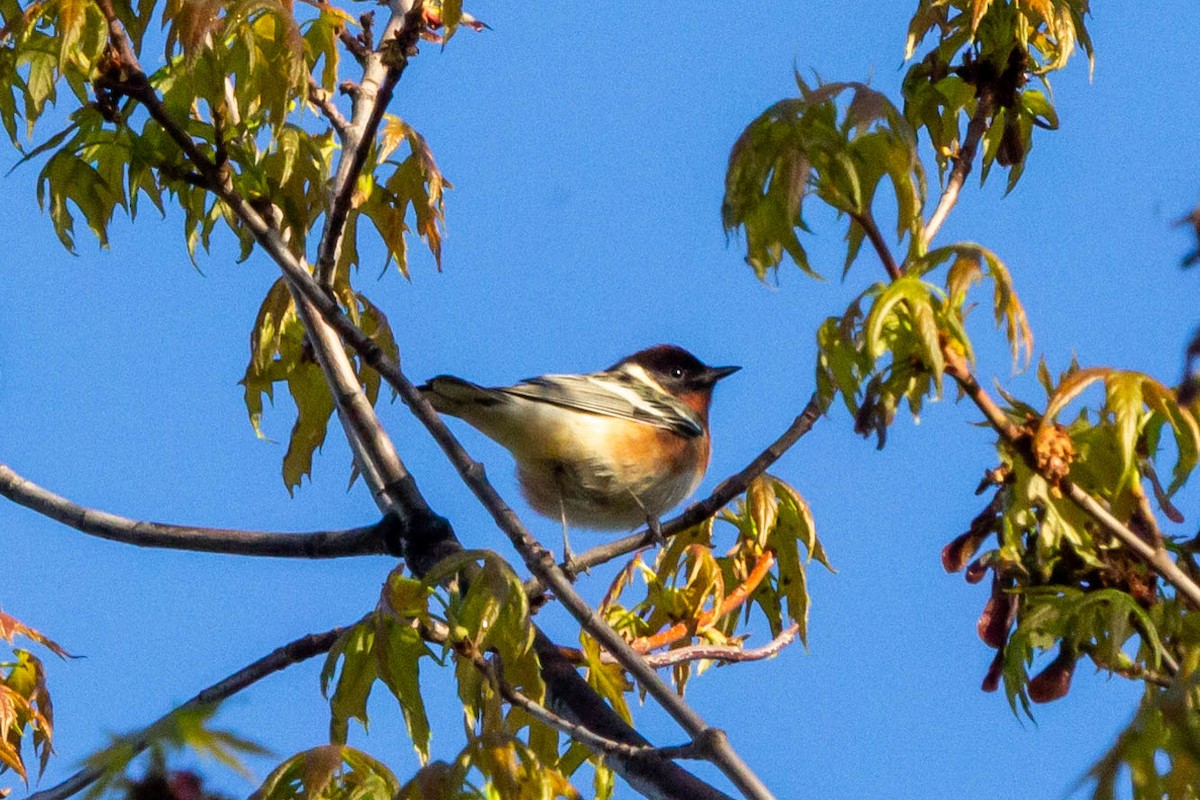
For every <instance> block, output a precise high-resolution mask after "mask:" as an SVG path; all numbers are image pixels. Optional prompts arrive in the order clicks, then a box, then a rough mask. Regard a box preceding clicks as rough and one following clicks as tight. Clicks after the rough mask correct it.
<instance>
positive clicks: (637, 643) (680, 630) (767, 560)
mask: <svg viewBox="0 0 1200 800" xmlns="http://www.w3.org/2000/svg"><path fill="white" fill-rule="evenodd" d="M774 565H775V554H774V553H772V552H771V551H770V550H768V551H766V552H764V553H763V554H762V555H761V556H759V557H758V561H756V562H755V564H754V568H753V569H751V570H750V574H749V575H747V576H746V580H745V581H743V582H742V583H741V584H740V585H739V586H738V587H737V588H736V589H734V590H733V591H732V592H730V593H729V594H728V595H726V596H725V599H724V600H722V601H721V603H720V605H718V606H717V607H716V608H712V609H709V610H708V611H706V612H704V613H703V614H701V615H700V618H699V619H698V620H695V621H694V622H691V623H689V622H677V623H675V624H674V625H672V626H670V627H669V628H666V629H664V630H661V631H659V632H658V633H655V634H653V635H651V636H642V637H639V638H637V639H634V640H633V641H632V642H630V645H631V646H632V647H633V649H634V650H636V651H637V652H639V653H649V652H650V651H651V650H657V649H659V648H660V647H667V646H668V645H672V644H675V643H676V642H678V641H681V640H683V639H685V638H687V637H688V636H689V635H691V634H693V633H694V632H695V631H697V630H701V629H704V628H707V627H709V626H710V625H712V624H713V623H714V622H716V621H717V620H719V619H720V618H721V617H724V616H726V615H728V614H730V613H732V612H733V611H735V610H737V608H738V607H739V606H741V605H742V603H744V602H746V599H747V598H748V597H750V595H751V594H752V593H753V592H754V590H755V589H757V588H758V585H759V584H760V583H762V580H763V578H765V577H767V573H769V572H770V571H771V567H773V566H774Z"/></svg>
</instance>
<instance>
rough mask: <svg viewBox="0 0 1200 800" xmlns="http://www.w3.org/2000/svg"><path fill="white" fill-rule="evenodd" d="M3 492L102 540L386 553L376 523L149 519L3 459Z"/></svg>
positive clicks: (317, 554)
mask: <svg viewBox="0 0 1200 800" xmlns="http://www.w3.org/2000/svg"><path fill="white" fill-rule="evenodd" d="M0 495H2V496H4V497H7V498H8V499H9V500H11V501H13V502H14V503H17V504H18V505H22V506H25V507H26V508H29V509H32V510H33V511H36V512H38V513H39V514H43V515H45V516H47V517H49V518H51V519H53V520H57V521H58V522H61V523H62V524H64V525H66V526H68V527H71V528H74V529H75V530H78V531H82V532H83V533H86V534H90V535H92V536H98V537H100V538H101V539H108V540H110V541H114V542H123V543H125V544H132V545H136V546H138V547H163V548H168V549H171V550H193V551H197V552H203V553H228V554H230V555H239V556H276V557H283V558H338V557H341V556H360V555H381V554H385V553H387V552H388V550H387V545H386V543H385V542H384V540H383V537H382V536H381V535H380V533H379V528H378V526H376V525H369V526H366V527H362V528H351V529H349V530H341V531H313V532H309V533H273V532H267V531H245V530H233V529H229V528H203V527H198V526H193V525H170V524H166V523H162V522H147V521H144V520H136V519H129V518H128V517H120V516H117V515H116V514H109V513H107V512H105V511H99V510H97V509H93V508H87V507H85V506H81V505H78V504H77V503H73V502H71V501H70V500H68V499H66V498H65V497H63V496H61V495H57V494H55V493H54V492H51V491H50V490H49V489H46V488H45V487H42V486H39V485H37V484H36V483H34V482H33V481H31V480H29V479H28V478H24V477H22V476H21V475H18V474H17V473H16V472H14V471H13V470H12V469H11V468H10V467H9V466H8V465H6V464H0Z"/></svg>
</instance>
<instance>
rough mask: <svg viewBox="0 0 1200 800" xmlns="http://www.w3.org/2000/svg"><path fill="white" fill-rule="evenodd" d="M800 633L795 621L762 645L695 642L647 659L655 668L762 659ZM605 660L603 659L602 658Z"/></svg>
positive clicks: (785, 645)
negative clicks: (692, 662)
mask: <svg viewBox="0 0 1200 800" xmlns="http://www.w3.org/2000/svg"><path fill="white" fill-rule="evenodd" d="M799 633H800V623H798V622H793V623H792V624H791V625H789V626H787V627H786V628H784V629H783V630H782V631H780V632H779V635H778V636H776V637H775V638H774V639H772V640H771V641H769V642H767V643H766V644H764V645H762V646H760V647H730V646H728V645H716V644H694V645H689V646H687V647H677V648H675V649H674V650H668V651H667V652H665V653H652V654H650V655H647V656H646V661H647V662H648V663H649V664H650V666H652V667H654V668H655V669H662V668H663V667H673V666H675V665H676V664H682V663H684V662H685V661H702V660H703V661H718V662H721V663H723V664H736V663H740V662H742V661H762V660H763V659H765V658H771V657H772V656H775V655H778V654H779V651H781V650H783V648H785V647H787V646H788V645H789V644H791V643H792V641H793V640H795V638H796V636H797V634H799ZM602 660H603V659H602Z"/></svg>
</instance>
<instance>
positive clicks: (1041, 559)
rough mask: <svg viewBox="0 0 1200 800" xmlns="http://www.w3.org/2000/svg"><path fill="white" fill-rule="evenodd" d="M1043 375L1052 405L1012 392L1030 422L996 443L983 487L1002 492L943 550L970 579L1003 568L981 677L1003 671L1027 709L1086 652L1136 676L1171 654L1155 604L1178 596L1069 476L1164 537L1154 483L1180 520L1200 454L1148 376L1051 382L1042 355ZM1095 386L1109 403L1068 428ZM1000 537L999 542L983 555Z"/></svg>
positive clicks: (1017, 416)
mask: <svg viewBox="0 0 1200 800" xmlns="http://www.w3.org/2000/svg"><path fill="white" fill-rule="evenodd" d="M1038 374H1039V377H1040V379H1041V380H1042V383H1043V387H1044V388H1045V391H1046V395H1047V399H1046V406H1045V409H1044V410H1042V411H1040V412H1039V411H1038V410H1036V409H1035V408H1033V407H1032V406H1030V405H1028V404H1025V403H1022V402H1020V401H1018V400H1016V399H1015V398H1012V397H1009V398H1008V399H1009V403H1010V405H1009V408H1008V409H1007V413H1008V415H1009V416H1010V418H1011V419H1013V420H1014V421H1015V422H1019V423H1020V424H1021V425H1022V426H1023V427H1022V430H1023V434H1022V437H1021V438H1020V439H1019V440H1018V441H1017V442H1015V443H1011V444H1003V443H1002V444H1001V445H1000V446H999V454H1000V459H1001V466H1000V467H999V468H998V469H996V470H995V471H994V472H992V473H991V474H990V475H989V478H988V479H987V482H985V484H984V486H983V487H981V488H986V486H987V485H988V484H994V485H996V487H997V488H996V492H995V496H994V497H993V500H992V501H991V502H990V503H989V505H988V507H987V508H985V509H984V510H983V512H981V513H980V515H979V516H977V517H976V519H975V520H974V521H973V522H972V524H971V526H970V528H969V529H968V530H967V531H966V532H965V533H963V534H961V535H960V536H958V537H957V538H956V539H955V540H954V541H953V542H951V543H950V544H949V545H947V546H946V548H945V550H944V551H943V554H942V559H943V564H944V565H945V567H946V569H947V570H949V571H958V570H961V569H963V568H964V567H965V569H966V576H967V580H969V581H971V582H978V581H980V580H982V579H983V578H984V577H985V576H986V574H987V573H988V572H989V571H991V572H992V573H993V581H992V590H991V594H990V596H989V599H988V601H987V604H986V606H985V608H984V612H983V614H982V615H981V616H980V619H979V623H978V627H979V632H980V636H981V638H983V640H984V641H985V642H986V643H987V644H988V645H990V646H991V647H994V648H996V649H997V655H996V659H995V661H994V662H993V665H992V667H991V669H990V670H989V673H988V677H987V678H985V682H984V684H985V688H995V687H996V685H997V681H998V679H999V677H1000V676H1001V675H1003V677H1004V680H1005V688H1006V691H1007V693H1008V696H1009V699H1010V701H1011V702H1013V703H1014V706H1015V704H1016V703H1017V702H1018V701H1019V702H1020V703H1021V704H1022V705H1023V706H1024V707H1025V708H1026V710H1027V709H1028V705H1027V701H1028V700H1029V699H1032V700H1034V701H1038V702H1044V701H1046V700H1053V699H1057V698H1058V697H1061V696H1063V695H1065V694H1066V692H1067V690H1068V688H1069V685H1070V675H1071V672H1072V671H1073V669H1074V665H1075V662H1076V661H1077V660H1078V659H1079V658H1081V657H1083V656H1085V655H1086V656H1090V657H1091V658H1092V660H1093V661H1094V662H1096V663H1097V664H1098V665H1099V666H1101V667H1102V668H1105V669H1109V670H1113V671H1118V672H1121V673H1122V674H1130V675H1132V676H1137V675H1140V674H1142V673H1143V672H1145V671H1151V672H1154V671H1157V670H1158V669H1159V668H1160V662H1161V659H1162V652H1163V646H1162V644H1161V643H1160V642H1161V641H1162V638H1163V637H1162V636H1161V635H1160V634H1159V633H1158V632H1157V630H1156V629H1157V628H1158V627H1159V623H1158V622H1156V621H1155V618H1154V617H1152V616H1150V615H1149V614H1148V613H1147V610H1148V609H1153V608H1154V607H1155V606H1158V605H1160V604H1161V603H1163V602H1164V601H1166V600H1167V599H1169V596H1167V595H1164V593H1163V587H1161V586H1160V585H1159V583H1158V581H1157V579H1156V577H1155V576H1154V574H1153V573H1151V572H1150V571H1149V569H1148V568H1147V567H1146V566H1145V565H1144V564H1142V563H1140V562H1139V561H1138V560H1137V559H1135V558H1133V557H1132V555H1131V554H1130V552H1129V551H1128V550H1127V549H1125V548H1122V547H1120V546H1118V545H1117V543H1116V542H1115V541H1113V540H1111V539H1110V538H1109V536H1108V535H1107V534H1105V533H1104V532H1103V531H1102V530H1101V529H1100V528H1099V527H1098V526H1097V524H1096V522H1095V520H1093V519H1092V518H1091V517H1090V516H1089V515H1088V514H1086V513H1085V512H1084V511H1083V510H1081V509H1080V508H1079V507H1078V506H1076V505H1075V504H1074V503H1072V502H1071V501H1070V500H1069V499H1067V498H1065V497H1064V496H1063V492H1062V491H1061V483H1062V482H1063V481H1070V482H1072V483H1073V484H1075V485H1077V486H1079V487H1081V488H1084V489H1086V490H1087V491H1088V492H1089V493H1090V494H1092V495H1093V496H1095V497H1098V498H1101V499H1102V500H1103V501H1104V502H1105V504H1106V506H1107V507H1108V508H1109V509H1110V510H1111V513H1112V514H1113V515H1114V516H1116V517H1117V518H1118V519H1120V520H1121V521H1123V522H1125V523H1126V524H1128V525H1130V526H1131V527H1133V528H1134V529H1135V530H1138V531H1140V532H1142V533H1143V534H1144V535H1145V536H1147V537H1148V538H1154V537H1159V536H1161V534H1159V533H1158V532H1157V528H1156V527H1155V524H1154V522H1153V512H1152V511H1151V509H1150V506H1149V497H1148V493H1147V491H1146V488H1145V484H1147V483H1148V484H1150V486H1151V487H1152V488H1153V490H1154V493H1155V496H1156V500H1157V502H1158V505H1159V508H1160V510H1162V511H1163V512H1164V513H1165V514H1167V516H1168V517H1177V516H1178V512H1177V511H1175V509H1174V508H1173V506H1171V504H1170V496H1171V495H1172V494H1173V493H1174V492H1176V491H1177V490H1178V489H1179V488H1180V487H1181V486H1182V485H1183V484H1184V482H1185V481H1186V480H1187V479H1188V477H1189V476H1190V474H1191V473H1192V472H1193V470H1194V469H1195V467H1196V463H1197V454H1198V453H1200V426H1197V422H1196V419H1195V418H1194V417H1193V416H1192V414H1191V413H1190V412H1189V411H1188V410H1187V409H1186V408H1185V407H1183V406H1181V405H1180V404H1179V403H1178V401H1177V400H1176V398H1175V395H1174V393H1173V392H1171V391H1170V390H1168V389H1167V388H1166V387H1164V386H1162V384H1160V383H1158V382H1157V381H1155V380H1154V379H1152V378H1150V377H1149V376H1146V375H1143V374H1141V373H1136V372H1128V371H1121V370H1113V369H1105V368H1092V369H1079V368H1078V367H1077V366H1075V365H1072V368H1071V369H1069V370H1068V371H1067V372H1065V373H1064V374H1063V375H1062V376H1060V377H1059V379H1058V380H1057V381H1055V380H1053V379H1052V378H1051V376H1050V374H1049V371H1048V370H1047V369H1046V367H1045V364H1044V363H1043V364H1041V365H1040V366H1039V370H1038ZM1093 386H1095V387H1101V386H1102V387H1103V388H1104V395H1103V400H1102V401H1101V402H1100V403H1099V404H1098V405H1097V406H1096V407H1088V406H1087V405H1083V406H1081V407H1080V408H1079V410H1078V413H1077V415H1076V416H1075V418H1074V420H1073V421H1072V422H1071V423H1070V424H1069V425H1063V424H1061V423H1059V422H1058V421H1057V420H1058V418H1059V417H1060V416H1061V415H1062V414H1063V413H1064V412H1065V411H1066V410H1067V409H1068V408H1069V407H1072V406H1073V405H1074V404H1076V402H1077V401H1078V399H1079V398H1080V397H1081V395H1083V393H1084V392H1085V391H1086V390H1087V389H1088V388H1089V387H1093ZM1166 431H1170V433H1171V440H1172V442H1173V448H1171V450H1173V451H1174V463H1173V464H1172V467H1171V474H1172V480H1171V482H1170V484H1169V485H1168V486H1167V487H1166V488H1163V487H1162V486H1161V484H1160V482H1159V480H1158V477H1157V470H1156V465H1157V464H1158V462H1159V460H1160V458H1161V457H1163V449H1164V448H1162V446H1161V445H1162V442H1161V439H1162V437H1163V434H1164V432H1166ZM993 535H994V536H995V538H996V547H995V548H994V549H991V550H987V551H986V552H984V553H982V555H979V556H978V557H975V554H976V553H977V552H978V551H979V550H980V548H981V546H982V544H983V543H984V542H985V541H986V540H987V539H988V538H990V537H992V536H993ZM972 559H973V560H972ZM968 562H970V563H968ZM1010 631H1011V633H1010ZM1135 633H1136V634H1138V635H1139V637H1140V639H1141V642H1142V647H1141V650H1140V651H1139V655H1138V658H1137V659H1136V660H1135V661H1130V659H1129V658H1128V657H1127V656H1126V655H1125V653H1124V652H1123V650H1122V647H1123V646H1124V644H1125V642H1126V640H1127V639H1129V637H1131V636H1132V635H1134V634H1135ZM1055 647H1057V648H1058V656H1057V657H1056V658H1055V660H1054V661H1053V662H1051V664H1050V665H1049V666H1048V667H1046V669H1045V670H1044V671H1043V672H1042V673H1040V674H1039V675H1038V676H1036V677H1034V678H1033V679H1030V678H1029V677H1028V675H1027V671H1026V668H1027V666H1028V665H1030V664H1032V663H1033V660H1034V658H1035V655H1036V654H1037V653H1039V652H1045V651H1048V650H1051V649H1053V648H1055Z"/></svg>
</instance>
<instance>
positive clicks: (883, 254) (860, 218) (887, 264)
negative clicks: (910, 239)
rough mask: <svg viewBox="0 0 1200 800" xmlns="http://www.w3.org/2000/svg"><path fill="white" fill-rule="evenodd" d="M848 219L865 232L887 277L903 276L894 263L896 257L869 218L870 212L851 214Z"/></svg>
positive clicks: (877, 227) (898, 266) (902, 271)
mask: <svg viewBox="0 0 1200 800" xmlns="http://www.w3.org/2000/svg"><path fill="white" fill-rule="evenodd" d="M850 217H851V218H852V219H853V220H854V221H855V222H856V223H858V225H859V227H861V228H862V229H863V231H865V232H866V234H867V239H869V240H870V241H871V246H872V247H874V248H875V252H876V253H877V254H878V255H879V260H880V261H881V262H883V268H884V269H886V270H887V274H888V277H889V278H891V279H892V280H896V279H898V278H900V277H901V276H902V275H903V274H904V270H903V269H901V267H900V265H899V264H897V263H896V257H895V256H893V255H892V251H891V249H890V248H889V247H888V246H887V242H886V241H885V240H884V238H883V234H882V233H880V232H879V226H878V225H876V224H875V218H874V217H873V216H871V212H870V211H869V210H867V211H863V212H860V213H856V212H851V213H850Z"/></svg>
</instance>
